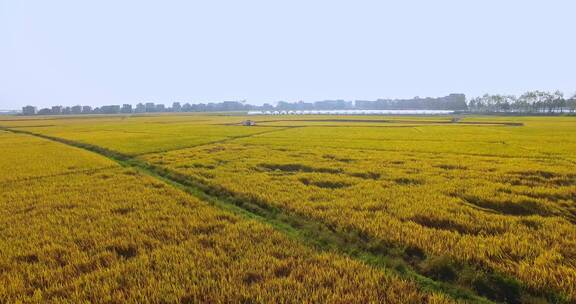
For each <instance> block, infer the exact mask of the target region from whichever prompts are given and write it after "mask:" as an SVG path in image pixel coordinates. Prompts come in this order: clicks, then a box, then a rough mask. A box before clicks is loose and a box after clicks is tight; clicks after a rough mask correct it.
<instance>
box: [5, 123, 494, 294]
mask: <svg viewBox="0 0 576 304" xmlns="http://www.w3.org/2000/svg"><path fill="white" fill-rule="evenodd" d="M0 130H4V131H9V132H13V133H21V134H27V135H32V136H36V137H40V138H44V139H47V140H51V141H54V142H58V143H62V144H65V145H69V146H73V147H77V148H82V149H85V150H88V151H91V152H93V153H97V154H99V155H102V156H104V157H107V158H109V159H111V160H114V161H115V162H117V163H118V164H120V165H122V166H124V167H130V168H134V169H136V170H139V171H140V172H142V173H144V174H147V175H149V176H152V177H155V178H157V179H159V180H161V181H163V182H165V183H167V184H169V185H171V186H173V187H175V188H177V189H180V190H182V191H185V192H187V193H189V194H192V195H194V196H196V197H198V198H199V199H201V200H202V201H205V202H207V203H209V204H211V205H213V206H215V207H218V208H221V209H224V210H227V211H229V212H233V213H235V214H238V215H241V216H244V217H246V218H249V219H254V220H258V221H260V222H263V223H267V224H269V225H270V226H272V227H273V228H274V229H276V230H278V231H280V232H282V233H284V234H285V235H287V236H288V237H290V238H293V239H296V240H298V241H299V242H301V243H303V244H305V245H307V246H310V247H313V248H315V249H317V250H319V251H328V252H332V253H337V254H340V255H343V256H348V257H351V258H353V259H356V260H359V261H361V262H363V263H365V264H367V265H370V266H372V267H374V268H375V269H380V270H381V271H385V272H389V273H395V274H396V275H398V276H400V277H402V278H405V279H408V280H411V281H414V282H416V283H417V284H418V285H419V286H420V288H421V289H422V290H429V291H436V292H442V293H445V294H447V295H449V296H450V297H452V298H454V299H457V300H463V301H465V302H467V303H493V302H492V301H491V300H489V299H486V298H484V297H481V296H479V295H478V294H476V293H474V292H473V291H472V290H471V289H470V288H466V287H463V286H459V285H456V284H453V283H449V282H442V281H436V280H433V279H431V278H428V277H426V276H424V275H422V274H420V273H418V272H417V271H416V270H415V269H414V268H413V267H412V266H411V265H410V264H409V263H408V262H406V261H405V260H404V255H405V252H404V251H402V250H400V249H399V248H394V247H390V246H385V245H383V244H380V243H373V242H372V241H371V240H370V238H369V237H367V236H365V235H362V234H358V233H346V234H344V233H341V232H338V231H337V230H336V229H334V228H332V227H328V226H327V225H324V224H322V223H319V222H317V221H312V220H310V219H307V218H304V217H300V216H297V215H293V214H289V213H287V212H286V211H284V210H281V209H278V208H275V207H271V206H270V205H266V204H262V203H259V202H255V201H247V200H242V199H241V198H238V197H235V196H234V195H233V194H232V193H228V192H226V191H225V190H224V189H214V188H212V187H210V186H208V185H205V184H202V183H201V182H199V181H197V180H193V179H191V178H190V177H187V176H183V175H180V174H178V173H177V172H173V171H171V170H168V169H166V168H163V167H159V166H154V165H151V164H149V163H147V162H144V161H142V160H140V159H137V158H135V157H134V156H129V155H126V154H122V153H119V152H116V151H112V150H109V149H106V148H102V147H99V146H96V145H91V144H86V143H81V142H77V141H73V140H68V139H64V138H58V137H53V136H48V135H43V134H37V133H34V132H30V131H24V130H18V129H11V128H6V127H1V126H0ZM259 134H262V133H259Z"/></svg>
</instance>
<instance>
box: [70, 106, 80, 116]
mask: <svg viewBox="0 0 576 304" xmlns="http://www.w3.org/2000/svg"><path fill="white" fill-rule="evenodd" d="M71 110H72V114H82V106H73V107H72V108H71Z"/></svg>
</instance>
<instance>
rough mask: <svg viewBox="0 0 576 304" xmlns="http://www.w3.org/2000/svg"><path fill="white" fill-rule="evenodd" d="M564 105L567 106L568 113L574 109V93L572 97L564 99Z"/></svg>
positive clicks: (575, 95)
mask: <svg viewBox="0 0 576 304" xmlns="http://www.w3.org/2000/svg"><path fill="white" fill-rule="evenodd" d="M566 107H568V111H570V113H573V112H575V111H576V94H574V96H572V98H570V99H568V100H566Z"/></svg>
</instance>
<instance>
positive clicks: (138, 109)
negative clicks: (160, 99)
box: [134, 103, 146, 113]
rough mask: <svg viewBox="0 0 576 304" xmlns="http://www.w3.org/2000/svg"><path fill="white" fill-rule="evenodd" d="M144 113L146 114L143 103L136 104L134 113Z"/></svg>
mask: <svg viewBox="0 0 576 304" xmlns="http://www.w3.org/2000/svg"><path fill="white" fill-rule="evenodd" d="M144 112H146V106H145V105H144V104H143V103H139V104H137V105H136V109H135V110H134V113H144Z"/></svg>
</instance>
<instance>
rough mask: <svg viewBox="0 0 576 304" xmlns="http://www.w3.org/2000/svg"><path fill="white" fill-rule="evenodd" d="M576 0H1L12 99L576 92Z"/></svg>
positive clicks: (3, 80) (2, 72)
mask: <svg viewBox="0 0 576 304" xmlns="http://www.w3.org/2000/svg"><path fill="white" fill-rule="evenodd" d="M574 12H576V1H573V0H565V1H560V0H548V1H541V0H538V1H532V0H523V1H519V0H518V1H517V0H470V1H461V0H453V1H449V0H437V1H429V0H420V1H416V0H408V1H384V0H381V1H364V0H355V1H339V0H329V1H324V0H290V1H274V0H267V1H264V0H262V1H256V0H243V1H237V0H236V1H232V0H229V1H224V0H210V1H193V0H189V1H184V0H181V1H176V0H163V1H160V0H156V1H147V0H121V1H118V0H114V1H112V0H98V1H77V0H50V1H46V0H35V1H33V0H0V109H18V108H20V107H22V106H24V105H26V104H31V105H36V106H39V107H44V106H50V105H55V104H60V105H68V106H71V105H76V104H82V105H92V106H97V105H106V104H122V103H131V104H135V103H138V102H147V101H150V102H157V103H165V104H171V103H172V102H174V101H179V102H191V103H198V102H210V101H222V100H247V101H248V103H252V104H262V103H264V102H274V101H278V100H286V101H298V100H304V101H315V100H324V99H346V100H356V99H377V98H411V97H414V96H420V97H427V96H430V97H436V96H444V95H447V94H449V93H453V92H454V93H465V94H466V95H467V96H468V97H472V96H477V95H480V94H484V93H505V94H521V93H522V92H524V91H526V90H536V89H539V90H555V89H560V90H562V91H564V92H565V93H566V94H567V95H568V94H573V93H575V92H576V54H575V50H576V39H574V37H575V33H576V24H574Z"/></svg>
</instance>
